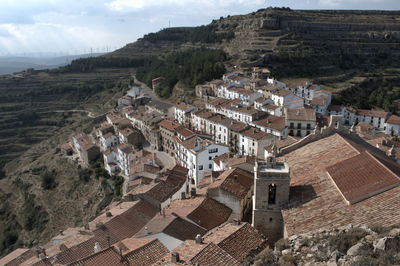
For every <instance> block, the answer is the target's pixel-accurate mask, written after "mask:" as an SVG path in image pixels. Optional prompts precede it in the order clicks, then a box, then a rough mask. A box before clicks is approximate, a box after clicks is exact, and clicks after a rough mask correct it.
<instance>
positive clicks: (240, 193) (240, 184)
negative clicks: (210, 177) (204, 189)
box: [208, 168, 254, 199]
mask: <svg viewBox="0 0 400 266" xmlns="http://www.w3.org/2000/svg"><path fill="white" fill-rule="evenodd" d="M253 183H254V177H253V175H252V174H251V173H249V172H247V171H244V170H242V169H239V168H234V169H229V170H226V171H225V172H223V173H222V174H221V175H220V176H219V177H218V179H217V181H215V182H214V183H212V184H211V185H210V186H209V188H208V189H209V190H211V189H218V188H221V189H223V190H225V191H227V192H229V193H231V194H232V195H234V196H236V197H238V198H241V199H242V198H244V197H245V196H246V195H247V193H248V192H249V191H250V190H251V188H252V187H253Z"/></svg>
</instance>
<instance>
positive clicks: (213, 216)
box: [187, 198, 232, 230]
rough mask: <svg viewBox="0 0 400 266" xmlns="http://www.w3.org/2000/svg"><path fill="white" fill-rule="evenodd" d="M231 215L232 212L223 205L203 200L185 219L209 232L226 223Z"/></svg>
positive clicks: (209, 199)
mask: <svg viewBox="0 0 400 266" xmlns="http://www.w3.org/2000/svg"><path fill="white" fill-rule="evenodd" d="M231 213H232V210H231V209H230V208H228V207H226V206H225V205H223V204H221V203H219V202H218V201H215V200H213V199H211V198H205V199H204V201H203V202H202V203H201V204H200V206H199V207H197V208H196V209H195V210H193V211H192V212H191V213H190V214H189V215H188V216H187V218H188V219H190V220H192V221H193V222H195V223H196V224H198V225H200V226H201V227H203V228H205V229H207V230H211V229H213V228H214V227H216V226H218V225H220V224H222V223H223V222H225V221H227V220H228V218H229V216H230V215H231Z"/></svg>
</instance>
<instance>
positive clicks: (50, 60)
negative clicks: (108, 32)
mask: <svg viewBox="0 0 400 266" xmlns="http://www.w3.org/2000/svg"><path fill="white" fill-rule="evenodd" d="M103 54H104V53H93V54H80V55H66V56H57V57H12V56H11V57H0V75H5V74H12V73H14V72H19V71H23V70H26V69H28V68H34V69H37V70H40V69H51V68H57V67H60V66H65V65H67V64H69V63H71V61H72V60H75V59H78V58H87V57H91V56H94V57H95V56H100V55H103Z"/></svg>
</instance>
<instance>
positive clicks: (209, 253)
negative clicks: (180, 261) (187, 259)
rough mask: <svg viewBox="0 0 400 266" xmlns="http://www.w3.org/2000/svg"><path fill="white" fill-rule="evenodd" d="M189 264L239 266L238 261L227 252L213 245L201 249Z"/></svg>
mask: <svg viewBox="0 0 400 266" xmlns="http://www.w3.org/2000/svg"><path fill="white" fill-rule="evenodd" d="M191 262H192V263H193V264H195V265H204V266H214V265H221V266H225V265H232V266H234V265H238V266H239V265H241V263H240V262H239V261H237V260H236V259H234V258H233V257H232V256H231V255H229V253H228V252H226V251H225V250H223V249H222V248H220V247H218V246H217V245H215V244H214V243H210V244H208V245H207V246H206V247H205V248H203V249H202V250H201V251H200V252H199V253H197V255H196V256H194V258H193V259H191Z"/></svg>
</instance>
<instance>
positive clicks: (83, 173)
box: [78, 168, 92, 182]
mask: <svg viewBox="0 0 400 266" xmlns="http://www.w3.org/2000/svg"><path fill="white" fill-rule="evenodd" d="M78 174H79V180H81V181H84V182H89V180H90V176H91V175H92V170H90V169H88V168H84V169H79V171H78Z"/></svg>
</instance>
